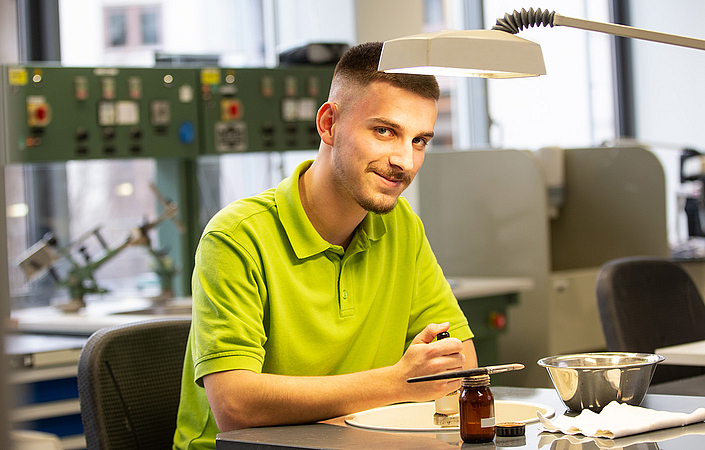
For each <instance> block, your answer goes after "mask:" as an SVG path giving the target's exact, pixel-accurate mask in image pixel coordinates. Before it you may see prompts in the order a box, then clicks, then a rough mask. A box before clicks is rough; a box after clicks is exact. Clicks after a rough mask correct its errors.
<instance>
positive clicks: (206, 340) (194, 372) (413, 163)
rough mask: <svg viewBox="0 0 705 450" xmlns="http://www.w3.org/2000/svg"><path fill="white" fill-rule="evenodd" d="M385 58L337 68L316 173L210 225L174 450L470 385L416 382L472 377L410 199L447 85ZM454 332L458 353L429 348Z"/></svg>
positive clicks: (321, 114)
mask: <svg viewBox="0 0 705 450" xmlns="http://www.w3.org/2000/svg"><path fill="white" fill-rule="evenodd" d="M381 47H382V44H380V43H373V44H364V45H361V46H357V47H353V48H352V49H350V50H349V51H348V52H347V53H346V54H345V56H343V58H342V59H341V61H340V62H339V63H338V65H337V66H336V70H335V73H334V75H333V82H332V86H331V91H330V95H329V100H328V102H326V103H325V104H324V105H323V106H321V108H320V109H319V111H318V115H317V117H316V124H317V126H318V132H319V134H320V136H321V144H320V147H319V152H318V155H317V157H316V159H315V161H313V162H310V161H308V162H305V163H303V164H301V165H300V166H299V167H298V168H297V169H296V171H295V172H294V174H293V175H292V176H291V177H289V178H287V179H285V180H284V181H282V182H281V183H280V184H279V186H278V187H277V188H276V189H271V190H269V191H266V192H264V193H262V194H260V195H258V196H255V197H253V198H249V199H245V200H241V201H237V202H234V203H232V204H231V205H229V206H227V207H226V208H224V209H223V210H222V211H220V212H219V213H218V214H217V215H216V216H215V217H214V218H213V219H212V220H211V222H210V223H209V224H208V226H207V227H206V230H205V231H204V233H203V237H202V238H201V242H200V244H199V249H198V252H197V255H196V266H195V270H194V275H193V301H194V304H193V325H192V329H191V336H190V340H189V346H188V349H187V351H186V361H185V365H184V375H183V381H182V396H181V405H180V409H179V417H178V424H177V425H178V428H177V431H176V434H175V438H174V442H175V448H179V449H186V448H215V435H216V434H217V433H218V432H219V431H227V430H233V429H238V428H245V427H253V426H266V425H281V424H294V423H302V422H312V421H317V420H322V419H327V418H331V417H336V416H340V415H343V414H348V413H353V412H357V411H361V410H365V409H368V408H373V407H377V406H383V405H387V404H390V403H395V402H402V401H424V400H431V399H436V398H440V397H442V396H443V395H445V394H447V393H449V392H452V391H453V390H455V389H457V388H459V387H460V380H451V381H447V380H444V381H437V382H427V383H415V384H409V383H406V379H407V378H409V377H413V376H420V375H428V374H432V373H438V372H443V371H448V370H458V369H461V368H470V367H475V366H476V365H477V361H476V356H475V349H474V346H473V344H472V340H471V338H472V332H471V331H470V329H469V328H468V326H467V321H466V319H465V317H464V316H463V313H462V311H461V310H460V308H459V307H458V304H457V301H456V299H455V298H454V297H453V295H452V293H451V290H450V287H449V285H448V283H447V282H446V280H445V278H444V276H443V273H442V271H441V269H440V267H439V266H438V263H437V262H436V259H435V257H434V255H433V253H432V251H431V248H430V246H429V243H428V241H427V240H426V237H425V235H424V230H423V226H422V224H421V221H420V220H419V218H418V217H417V216H416V215H415V214H414V213H413V211H412V210H411V208H410V207H409V204H408V202H407V201H406V200H404V199H403V198H402V199H400V198H399V195H400V194H401V193H402V191H403V190H404V189H405V188H406V187H407V186H408V185H409V183H411V181H412V180H413V178H414V176H415V175H416V173H417V172H418V170H419V168H420V167H421V164H422V163H423V159H424V152H425V149H426V145H427V144H428V141H429V140H430V139H431V138H432V137H433V127H434V124H435V121H436V114H437V106H436V103H437V99H438V96H439V89H438V84H437V82H436V80H435V78H433V77H430V76H420V75H390V74H385V73H382V72H378V71H377V63H378V61H379V56H380V52H381ZM446 330H449V331H450V333H451V335H452V336H453V338H452V339H444V340H441V341H434V338H435V336H436V335H437V334H438V333H440V332H441V331H446Z"/></svg>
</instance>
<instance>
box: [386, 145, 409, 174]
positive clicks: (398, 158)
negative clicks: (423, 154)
mask: <svg viewBox="0 0 705 450" xmlns="http://www.w3.org/2000/svg"><path fill="white" fill-rule="evenodd" d="M389 163H390V164H391V165H393V166H397V167H399V168H400V169H401V170H404V171H407V170H411V169H413V168H414V146H413V144H412V143H411V142H401V143H399V144H398V145H396V146H395V148H394V152H393V153H392V154H391V155H390V157H389Z"/></svg>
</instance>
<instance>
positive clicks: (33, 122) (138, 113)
mask: <svg viewBox="0 0 705 450" xmlns="http://www.w3.org/2000/svg"><path fill="white" fill-rule="evenodd" d="M1 68H2V75H1V77H2V102H3V104H2V107H3V108H4V111H5V120H6V124H5V125H6V127H5V130H6V136H5V137H4V139H5V146H6V148H7V162H9V163H13V162H15V163H16V162H25V163H32V162H52V161H66V160H76V159H78V160H80V159H99V158H136V157H152V158H161V157H176V158H195V157H197V156H198V155H217V154H225V153H235V152H253V151H286V150H304V149H316V148H317V147H318V142H319V139H318V134H317V132H316V127H315V116H316V111H317V110H318V107H319V106H320V105H321V104H323V103H324V102H325V101H326V99H327V96H328V90H329V89H330V80H331V77H332V72H333V68H332V67H298V68H297V67H286V68H276V69H233V68H167V67H155V68H109V67H105V68H78V67H54V66H24V65H8V66H2V67H1Z"/></svg>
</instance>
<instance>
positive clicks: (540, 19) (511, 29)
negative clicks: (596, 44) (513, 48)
mask: <svg viewBox="0 0 705 450" xmlns="http://www.w3.org/2000/svg"><path fill="white" fill-rule="evenodd" d="M539 25H543V26H551V27H553V26H564V27H570V28H579V29H581V30H587V31H597V32H599V33H606V34H611V35H614V36H621V37H627V38H633V39H642V40H645V41H653V42H660V43H662V44H670V45H677V46H679V47H688V48H694V49H698V50H705V40H703V39H696V38H692V37H687V36H679V35H675V34H668V33H661V32H658V31H651V30H644V29H642V28H635V27H629V26H626V25H617V24H613V23H605V22H595V21H592V20H584V19H576V18H574V17H566V16H562V15H560V14H556V13H555V12H553V11H551V12H549V11H547V10H543V11H542V10H541V8H538V9H537V10H536V11H534V9H533V8H529V10H528V11H526V10H525V9H522V10H521V12H519V11H516V10H515V11H514V13H513V14H505V15H504V18H502V19H498V20H497V23H496V24H495V26H493V27H492V29H493V30H501V31H506V32H507V33H512V34H517V33H518V32H519V31H520V30H523V29H524V28H528V27H534V26H539Z"/></svg>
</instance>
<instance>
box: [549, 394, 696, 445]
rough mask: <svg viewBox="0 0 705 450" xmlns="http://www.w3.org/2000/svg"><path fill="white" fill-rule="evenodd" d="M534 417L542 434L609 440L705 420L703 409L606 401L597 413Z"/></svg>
mask: <svg viewBox="0 0 705 450" xmlns="http://www.w3.org/2000/svg"><path fill="white" fill-rule="evenodd" d="M537 414H538V417H539V420H540V421H541V425H542V429H543V431H550V432H552V433H564V434H583V435H585V436H590V437H605V438H609V439H614V438H619V437H622V436H630V435H632V434H638V433H645V432H647V431H654V430H661V429H663V428H671V427H678V426H683V425H689V424H691V423H697V422H702V421H705V408H698V409H696V410H695V411H693V412H692V413H690V414H686V413H675V412H668V411H656V410H653V409H648V408H642V407H640V406H631V405H628V404H626V403H618V402H610V404H608V405H607V406H605V407H604V408H603V409H602V411H601V412H600V413H599V414H596V413H594V412H592V411H590V410H589V409H584V410H583V411H582V412H581V413H580V414H579V415H578V416H576V417H568V416H560V417H556V418H555V419H553V420H549V419H547V418H545V417H543V415H541V412H538V413H537Z"/></svg>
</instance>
